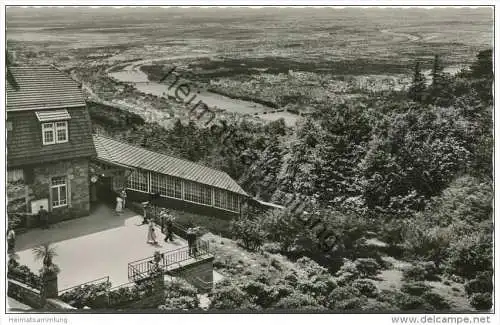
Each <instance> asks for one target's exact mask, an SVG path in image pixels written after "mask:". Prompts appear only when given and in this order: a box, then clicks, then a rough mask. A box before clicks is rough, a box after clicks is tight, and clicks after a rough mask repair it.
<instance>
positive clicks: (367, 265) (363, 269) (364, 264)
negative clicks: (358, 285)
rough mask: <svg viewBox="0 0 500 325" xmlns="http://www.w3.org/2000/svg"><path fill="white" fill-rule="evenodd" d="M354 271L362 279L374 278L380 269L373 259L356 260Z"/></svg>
mask: <svg viewBox="0 0 500 325" xmlns="http://www.w3.org/2000/svg"><path fill="white" fill-rule="evenodd" d="M354 264H355V265H356V269H357V270H358V272H359V274H360V275H361V277H363V278H369V277H374V276H376V275H378V274H379V273H380V270H381V267H380V265H379V264H378V263H377V261H376V260H375V259H373V258H358V259H356V260H355V261H354Z"/></svg>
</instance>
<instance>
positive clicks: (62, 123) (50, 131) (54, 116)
mask: <svg viewBox="0 0 500 325" xmlns="http://www.w3.org/2000/svg"><path fill="white" fill-rule="evenodd" d="M36 116H37V118H38V121H40V122H42V141H43V145H49V144H56V143H66V142H68V138H69V136H68V121H67V120H69V119H70V118H71V117H70V115H69V113H68V111H67V110H59V111H47V112H36Z"/></svg>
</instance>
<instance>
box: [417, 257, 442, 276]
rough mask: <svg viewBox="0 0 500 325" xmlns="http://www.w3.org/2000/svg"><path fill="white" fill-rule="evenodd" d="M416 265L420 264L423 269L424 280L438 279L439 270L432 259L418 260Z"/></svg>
mask: <svg viewBox="0 0 500 325" xmlns="http://www.w3.org/2000/svg"><path fill="white" fill-rule="evenodd" d="M418 265H420V266H421V267H422V268H423V269H424V278H425V280H429V281H434V280H437V279H439V278H438V273H439V271H438V268H437V267H436V264H435V263H434V262H432V261H427V262H419V263H418Z"/></svg>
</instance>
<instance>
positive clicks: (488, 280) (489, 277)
mask: <svg viewBox="0 0 500 325" xmlns="http://www.w3.org/2000/svg"><path fill="white" fill-rule="evenodd" d="M464 288H465V292H466V293H467V295H468V296H470V295H472V294H473V293H491V292H493V274H492V273H491V272H482V273H479V274H478V275H477V276H476V278H474V279H473V280H470V281H468V282H466V283H465V286H464Z"/></svg>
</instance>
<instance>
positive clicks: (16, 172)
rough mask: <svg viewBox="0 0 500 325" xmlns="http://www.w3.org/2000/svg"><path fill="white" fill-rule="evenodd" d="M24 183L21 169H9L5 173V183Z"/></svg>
mask: <svg viewBox="0 0 500 325" xmlns="http://www.w3.org/2000/svg"><path fill="white" fill-rule="evenodd" d="M22 181H24V172H23V170H22V169H11V170H8V171H7V182H9V183H17V182H22Z"/></svg>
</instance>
